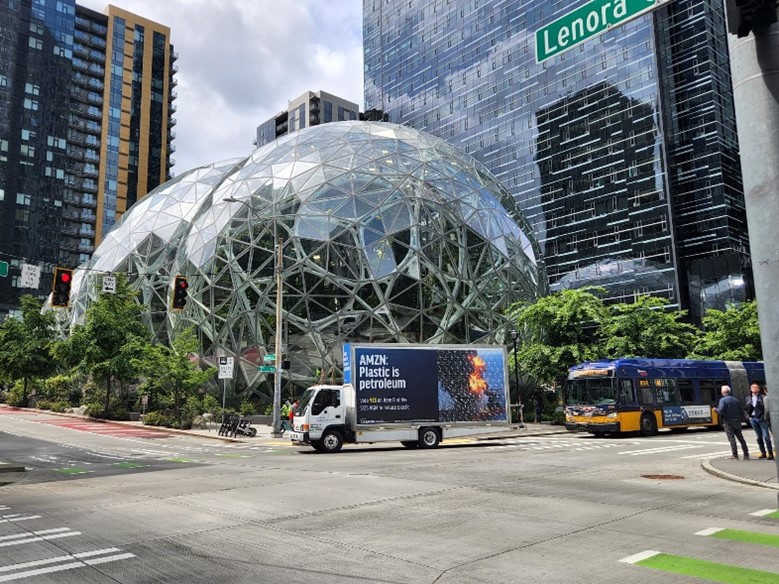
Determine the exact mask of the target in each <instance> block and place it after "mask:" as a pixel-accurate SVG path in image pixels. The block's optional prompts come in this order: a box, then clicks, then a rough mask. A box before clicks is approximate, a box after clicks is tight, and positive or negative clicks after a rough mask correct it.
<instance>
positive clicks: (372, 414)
mask: <svg viewBox="0 0 779 584" xmlns="http://www.w3.org/2000/svg"><path fill="white" fill-rule="evenodd" d="M344 382H345V383H346V384H351V385H353V386H354V390H355V396H356V412H357V424H381V423H393V422H481V421H494V422H508V414H507V408H506V393H507V391H506V354H505V351H504V349H503V348H502V347H468V346H463V347H462V348H459V347H457V348H442V347H430V348H427V347H424V348H421V347H414V348H409V347H402V346H398V347H397V348H395V347H387V346H370V345H365V346H349V345H346V346H345V347H344Z"/></svg>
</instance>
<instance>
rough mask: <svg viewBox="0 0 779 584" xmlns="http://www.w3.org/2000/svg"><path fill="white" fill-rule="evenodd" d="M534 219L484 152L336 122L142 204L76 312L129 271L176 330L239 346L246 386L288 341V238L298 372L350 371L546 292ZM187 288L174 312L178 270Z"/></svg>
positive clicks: (78, 281)
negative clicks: (375, 351)
mask: <svg viewBox="0 0 779 584" xmlns="http://www.w3.org/2000/svg"><path fill="white" fill-rule="evenodd" d="M531 233H532V230H531V229H530V227H529V226H528V225H527V224H526V223H525V221H524V219H523V218H522V217H521V216H520V214H519V212H518V210H517V208H516V206H515V205H514V202H513V200H512V199H511V197H510V195H509V194H508V192H507V191H506V190H505V189H503V187H501V186H500V185H499V184H498V182H497V181H496V180H495V179H494V178H493V177H492V176H491V175H490V174H489V172H488V171H487V170H486V169H485V168H484V167H483V166H482V165H481V164H479V163H478V162H476V161H475V160H473V159H471V158H470V157H467V156H465V155H463V154H461V153H460V152H458V151H457V150H455V149H454V148H453V147H452V146H450V145H448V144H447V143H446V142H444V141H442V140H440V139H438V138H435V137H433V136H430V135H428V134H425V133H422V132H420V131H418V130H414V129H411V128H407V127H403V126H398V125H394V124H388V123H381V122H339V123H331V124H324V125H321V126H316V127H312V128H308V129H305V130H301V131H299V132H296V133H293V134H290V135H287V136H284V137H282V138H280V139H278V140H277V141H275V142H274V143H272V144H268V145H266V146H263V147H262V148H259V149H258V150H256V151H255V152H254V153H252V154H251V155H250V156H248V157H247V158H245V159H236V160H229V161H225V162H219V163H216V164H212V165H209V166H205V167H201V168H196V169H193V170H191V171H189V172H186V173H183V174H182V175H180V176H178V177H177V178H175V179H174V180H171V181H169V182H167V183H165V184H163V185H161V186H160V187H158V188H157V189H155V190H154V191H152V192H151V193H150V194H148V195H147V196H146V197H144V198H142V199H141V200H139V201H138V202H137V203H136V204H135V205H134V206H133V207H132V208H131V209H130V210H129V211H128V212H127V213H125V214H124V216H123V217H122V219H121V221H120V222H119V223H117V225H116V226H115V228H114V229H113V230H112V231H111V232H110V233H109V234H108V235H107V237H106V238H105V239H104V241H103V242H102V243H101V244H100V246H99V247H98V248H97V250H96V251H95V254H94V256H93V258H92V260H91V261H90V263H89V264H88V265H86V266H85V267H84V269H82V270H81V271H80V273H79V274H78V275H77V277H76V278H75V279H74V289H76V290H77V292H76V293H75V300H74V303H73V313H72V320H73V321H74V322H78V321H79V320H80V319H81V318H82V317H83V314H84V311H85V310H86V308H87V306H88V305H89V302H90V301H92V300H93V299H94V298H95V296H96V294H97V293H98V290H99V283H100V279H101V275H102V274H109V273H110V274H118V273H122V274H126V275H127V276H128V278H129V280H130V282H131V283H132V285H133V286H134V287H135V288H137V289H138V290H139V292H140V295H139V298H140V301H141V302H143V303H144V304H145V305H147V306H148V307H149V313H148V316H147V318H148V325H149V327H150V328H151V330H152V331H153V332H154V334H155V335H156V336H157V338H159V339H161V340H164V339H166V338H168V337H169V336H170V335H172V334H175V332H176V331H178V330H181V329H183V328H186V327H189V326H194V327H195V329H196V331H197V333H198V335H199V338H200V342H201V350H202V357H203V358H204V359H205V360H206V361H209V362H213V361H214V360H215V359H216V356H217V355H233V356H235V357H236V358H237V359H236V365H239V367H238V368H237V371H238V372H239V374H238V376H237V379H236V382H237V388H238V390H239V392H240V391H241V390H242V389H246V388H253V389H255V388H261V386H262V385H263V381H265V374H262V373H259V372H258V368H257V365H258V364H261V363H262V358H263V355H264V354H266V353H273V352H274V343H275V336H274V335H275V328H276V322H275V320H276V318H275V315H276V312H277V310H276V278H275V263H276V262H275V259H276V254H275V253H274V250H275V248H276V242H280V245H281V251H282V258H283V259H282V266H281V281H282V292H283V298H282V309H281V312H282V315H283V331H284V334H283V344H284V348H285V353H286V355H287V357H286V358H287V359H289V360H290V361H291V367H290V371H289V374H290V379H291V380H292V381H293V382H294V383H297V384H307V383H310V382H312V381H313V380H315V379H317V378H318V377H319V376H320V375H323V374H324V375H326V376H327V377H329V376H330V374H331V372H332V375H333V376H335V377H336V378H337V377H339V376H340V369H341V345H342V343H343V342H345V341H352V342H383V343H386V342H402V343H456V344H459V343H474V342H481V343H489V342H493V341H494V337H495V333H497V332H498V331H500V330H501V329H503V328H505V325H506V321H505V317H504V316H503V311H504V309H505V308H507V307H508V306H509V305H510V304H511V303H513V302H516V301H518V300H523V299H527V300H532V299H534V298H536V297H537V296H538V295H539V294H543V293H545V291H546V278H545V275H544V271H543V267H542V262H541V258H540V255H539V250H538V246H537V244H536V242H535V241H534V240H533V239H532V236H531ZM177 275H181V276H186V277H187V278H188V281H189V299H188V302H187V304H186V308H185V309H184V310H183V311H173V310H171V309H170V298H171V289H172V282H173V279H174V277H175V276H177Z"/></svg>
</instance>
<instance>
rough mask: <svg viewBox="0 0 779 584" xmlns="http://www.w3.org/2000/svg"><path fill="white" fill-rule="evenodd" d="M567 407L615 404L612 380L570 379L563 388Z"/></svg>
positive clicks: (615, 395)
mask: <svg viewBox="0 0 779 584" xmlns="http://www.w3.org/2000/svg"><path fill="white" fill-rule="evenodd" d="M565 403H566V404H567V405H577V404H578V405H591V406H604V405H613V404H615V403H617V393H616V390H615V389H614V382H613V379H611V378H608V377H605V378H600V379H572V380H569V381H568V385H567V386H566V387H565Z"/></svg>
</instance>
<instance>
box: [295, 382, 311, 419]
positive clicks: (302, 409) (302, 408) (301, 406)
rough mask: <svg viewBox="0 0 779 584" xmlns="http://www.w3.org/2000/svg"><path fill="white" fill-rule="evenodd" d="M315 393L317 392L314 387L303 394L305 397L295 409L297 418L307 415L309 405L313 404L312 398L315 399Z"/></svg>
mask: <svg viewBox="0 0 779 584" xmlns="http://www.w3.org/2000/svg"><path fill="white" fill-rule="evenodd" d="M315 393H316V390H315V389H314V388H312V387H310V388H308V389H307V390H306V391H304V392H303V396H302V397H301V398H300V402H298V407H297V408H295V415H296V416H302V415H304V414H305V413H306V408H308V404H309V403H311V398H312V397H314V394H315Z"/></svg>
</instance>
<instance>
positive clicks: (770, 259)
mask: <svg viewBox="0 0 779 584" xmlns="http://www.w3.org/2000/svg"><path fill="white" fill-rule="evenodd" d="M735 32H736V31H735V30H733V29H731V33H735ZM728 39H729V44H730V70H731V73H732V76H733V98H734V102H735V106H736V122H737V124H738V141H739V148H740V150H741V172H742V176H743V182H744V197H745V204H746V211H747V227H748V229H749V245H750V248H751V253H752V270H753V272H754V279H755V296H756V297H757V311H758V316H759V319H760V341H761V344H762V346H763V361H764V363H765V372H766V381H767V382H768V395H769V398H770V399H769V400H768V401H769V412H770V416H771V419H772V420H778V421H779V336H778V335H777V334H776V331H777V330H779V312H777V310H776V306H777V304H779V236H777V229H776V220H777V217H779V196H777V194H776V185H777V184H779V138H778V137H779V76H778V75H777V74H776V72H777V71H779V25H777V24H773V25H771V26H770V27H768V28H765V29H762V30H758V31H755V32H753V33H752V34H749V35H748V36H745V37H743V38H736V37H735V36H734V35H733V34H730V35H728ZM776 424H777V422H774V427H776ZM774 448H775V449H777V447H776V446H774ZM776 464H777V474H779V459H778V460H777V463H776ZM777 499H778V500H779V494H778V495H777Z"/></svg>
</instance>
